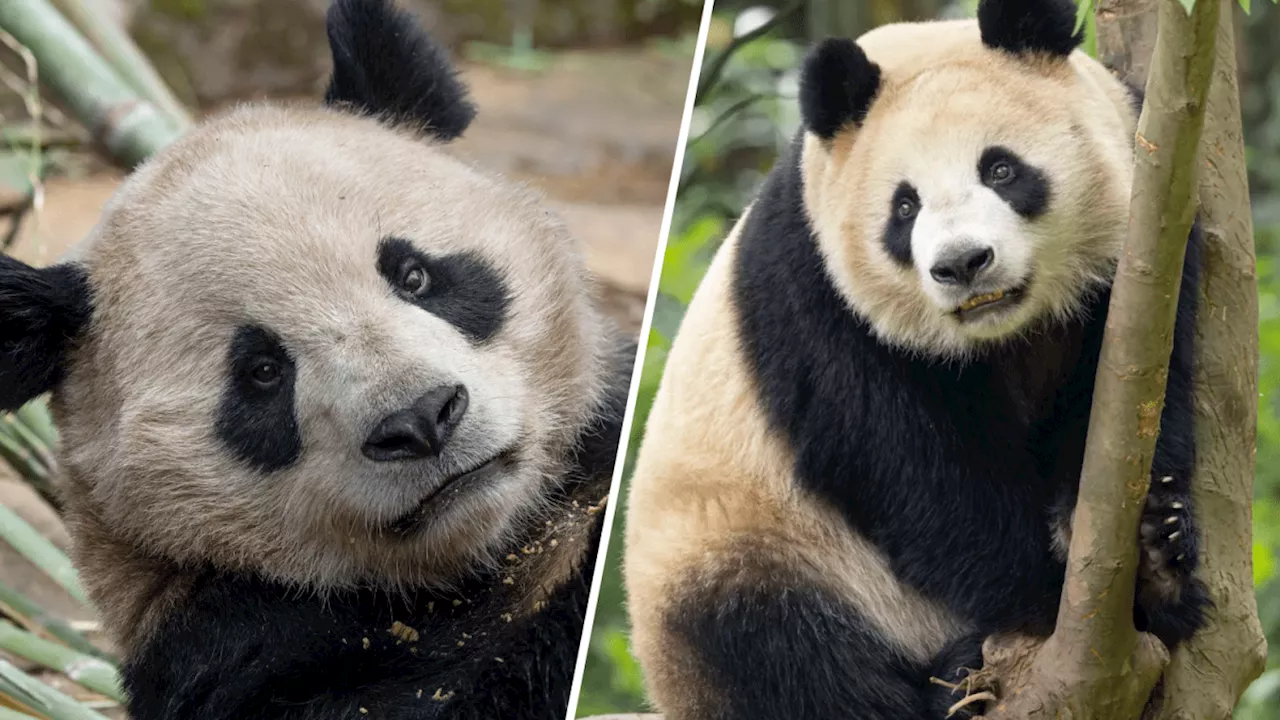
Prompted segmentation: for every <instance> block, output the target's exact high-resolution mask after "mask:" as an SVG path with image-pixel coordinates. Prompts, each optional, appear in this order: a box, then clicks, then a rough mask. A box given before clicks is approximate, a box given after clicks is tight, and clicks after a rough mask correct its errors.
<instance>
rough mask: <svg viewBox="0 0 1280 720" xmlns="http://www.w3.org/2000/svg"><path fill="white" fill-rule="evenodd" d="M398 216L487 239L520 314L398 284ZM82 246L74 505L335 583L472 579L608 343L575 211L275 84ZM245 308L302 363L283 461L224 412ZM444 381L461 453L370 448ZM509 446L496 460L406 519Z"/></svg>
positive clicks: (136, 182) (519, 510)
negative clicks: (374, 455) (456, 402)
mask: <svg viewBox="0 0 1280 720" xmlns="http://www.w3.org/2000/svg"><path fill="white" fill-rule="evenodd" d="M387 237H397V238H403V239H405V240H408V241H409V242H410V243H412V245H413V246H414V248H415V249H416V250H418V251H421V252H423V253H426V254H428V255H430V256H432V257H442V256H447V255H451V254H457V253H470V254H472V255H473V256H475V257H478V258H482V259H483V261H484V262H485V264H487V265H488V266H490V267H492V268H493V269H494V270H495V271H496V272H497V273H498V274H499V275H500V276H501V277H502V278H503V280H504V281H505V285H506V288H507V290H508V294H509V300H510V301H509V304H508V306H507V310H506V318H505V322H503V323H502V324H501V327H500V329H499V330H498V331H497V332H496V333H495V334H494V335H493V336H492V337H490V338H488V339H486V340H482V341H477V340H475V339H474V338H471V337H468V336H467V335H466V334H465V333H464V332H461V331H460V330H459V328H458V327H457V326H456V325H455V324H454V323H451V322H449V321H448V320H446V319H445V318H443V317H440V316H437V315H436V314H433V313H432V312H428V311H426V310H424V309H423V308H421V307H417V306H415V305H413V304H410V303H409V302H406V301H405V299H404V298H402V297H400V296H399V295H397V294H396V292H395V291H394V290H393V288H392V287H391V286H390V285H389V283H388V280H387V278H385V277H384V276H383V275H382V274H380V273H379V271H378V268H377V261H378V248H379V243H380V242H381V241H382V240H383V239H384V238H387ZM79 256H80V257H79V261H80V262H82V263H83V264H84V266H85V267H86V268H87V271H88V274H89V279H90V284H91V286H92V288H93V292H94V303H95V308H94V317H93V323H92V327H91V328H90V330H89V331H88V332H87V333H86V336H85V337H84V338H83V339H82V341H81V342H79V344H78V345H77V348H76V349H75V350H74V351H73V353H72V355H71V358H70V367H69V370H68V375H67V378H66V381H65V383H64V385H63V387H62V388H61V389H60V391H59V392H58V394H57V396H56V398H55V410H56V412H57V416H58V420H59V425H60V428H61V430H62V434H63V443H64V465H65V469H66V475H67V483H68V490H69V492H68V493H67V495H68V518H69V520H70V522H72V523H73V524H75V525H77V526H79V527H80V528H81V531H80V532H79V533H77V535H78V537H96V538H98V540H96V541H95V542H98V543H102V542H106V541H104V540H102V538H109V542H118V543H120V545H121V546H122V547H127V548H131V549H133V550H130V552H137V551H138V550H140V551H142V552H144V553H147V554H156V555H158V556H160V557H164V558H167V559H170V560H172V561H175V562H177V563H182V564H186V563H204V562H209V563H213V564H214V565H215V566H218V567H223V568H228V569H238V570H243V569H250V570H255V571H258V572H262V573H264V574H266V575H268V576H270V577H273V578H276V579H281V580H285V581H289V582H293V583H299V584H304V585H309V586H313V587H320V588H324V587H335V586H343V585H351V584H355V583H374V584H382V585H409V584H430V583H441V582H448V581H449V580H450V579H451V578H453V577H456V574H457V573H458V572H461V571H462V570H464V569H465V568H467V567H471V566H473V565H474V564H475V563H476V562H483V561H484V560H485V558H486V554H487V552H488V551H489V549H490V548H492V547H493V546H494V545H495V544H496V542H497V541H499V540H500V539H502V538H503V536H504V534H505V533H506V532H507V531H508V530H509V529H511V528H512V526H513V523H514V522H515V521H516V520H517V518H520V517H521V516H524V515H526V514H528V513H537V512H538V511H539V509H540V508H541V503H542V502H543V500H542V498H543V497H544V495H545V492H546V490H547V488H548V486H549V483H550V482H552V479H553V478H555V477H558V476H559V474H560V472H561V470H562V467H561V464H560V463H561V462H562V458H563V457H564V456H565V453H566V451H567V449H568V448H569V446H570V444H571V443H572V441H573V439H574V438H573V433H574V430H575V428H577V427H579V426H581V424H582V423H583V422H584V421H585V420H586V419H587V418H589V417H590V415H591V413H592V412H594V403H595V402H596V398H598V397H599V396H600V394H601V382H602V381H601V377H602V372H601V368H602V367H603V364H604V362H605V360H604V353H605V352H606V350H605V348H606V347H608V344H609V342H610V341H609V339H608V338H607V337H605V336H604V333H602V332H601V328H602V326H603V322H602V320H601V318H600V317H599V315H598V314H597V311H596V310H595V308H594V304H593V301H592V291H591V287H590V283H589V281H588V279H587V276H586V274H585V269H584V267H583V262H582V258H581V256H580V253H579V251H578V249H577V247H576V245H575V244H574V243H573V242H572V240H571V239H570V238H569V236H568V234H567V232H566V231H565V230H564V228H563V227H562V225H561V224H560V222H559V220H558V219H556V218H555V217H554V216H552V215H551V214H550V213H549V212H548V211H547V210H545V209H544V208H543V207H542V206H541V204H540V199H539V198H538V197H537V196H535V195H534V194H533V193H530V192H528V191H526V190H524V189H522V188H519V187H514V186H512V185H509V184H507V183H505V182H503V181H500V180H498V179H495V178H493V177H490V176H488V175H486V174H484V173H481V172H479V171H477V170H475V169H473V168H471V167H469V166H467V165H465V164H463V163H461V162H459V161H458V160H456V159H454V158H453V157H451V156H449V155H448V154H446V153H445V152H444V151H443V150H441V149H440V148H439V147H438V146H436V145H433V144H432V143H431V142H429V141H428V140H426V139H424V138H422V137H419V136H417V135H415V134H412V133H409V132H402V131H397V130H391V129H388V128H386V127H384V126H382V125H380V124H379V123H377V122H375V121H374V120H371V119H362V118H357V117H354V116H351V115H348V114H345V113H340V112H336V111H329V110H284V109H278V108H269V107H267V108H261V107H260V108H247V109H242V110H238V111H236V112H233V113H231V114H229V115H227V116H224V117H221V118H219V119H216V120H213V121H211V122H209V123H207V124H205V125H202V126H201V127H200V128H197V129H196V130H194V131H192V132H191V133H190V134H189V135H188V136H187V137H185V138H183V139H182V140H181V141H179V142H178V143H176V144H175V145H174V146H172V147H170V148H168V149H167V150H165V151H164V152H163V153H161V154H160V155H159V156H157V157H156V158H155V159H153V160H152V161H151V162H149V163H148V164H147V165H146V166H144V167H143V168H141V169H140V170H138V171H137V172H136V173H135V174H134V175H133V176H132V177H131V178H130V179H129V180H128V181H127V183H126V185H125V186H124V187H123V188H122V189H121V190H120V192H119V193H118V194H117V196H116V197H115V198H114V199H113V200H112V202H111V203H110V204H109V206H108V208H107V209H106V211H105V213H104V217H103V220H102V222H101V223H100V225H99V226H98V228H96V230H95V232H94V234H93V235H92V236H91V237H90V238H89V240H88V242H87V245H86V246H85V247H83V248H82V249H81V250H80V251H79ZM245 325H254V326H259V327H262V328H265V329H266V330H268V331H269V332H271V333H272V334H274V335H275V336H277V337H278V338H279V339H280V341H281V343H282V344H283V346H284V348H285V349H286V350H287V352H288V353H289V356H290V357H291V359H292V360H293V361H294V364H295V366H296V380H295V401H294V404H293V407H294V411H295V417H296V420H297V425H298V427H299V429H300V436H301V452H300V454H299V455H298V457H297V459H296V461H294V462H293V463H291V464H289V465H287V466H286V467H284V468H282V469H274V470H270V471H263V470H262V469H261V468H258V467H255V466H254V465H253V464H252V463H247V462H245V461H244V460H243V459H241V458H238V457H236V455H235V453H233V452H231V451H230V450H229V449H228V446H227V444H226V442H225V441H224V440H223V439H221V438H220V437H219V436H218V432H217V429H216V422H215V419H216V418H217V417H219V412H220V407H221V403H222V402H223V400H224V395H225V391H226V388H227V386H228V373H229V368H228V352H229V347H230V344H231V342H232V338H233V336H234V334H235V331H236V329H237V328H239V327H243V326H245ZM446 384H447V385H452V384H461V385H465V387H466V389H467V392H468V395H469V407H468V409H467V411H466V414H465V415H464V416H463V419H462V421H461V424H460V425H458V427H457V429H456V431H455V432H454V434H453V436H452V439H451V440H450V441H449V442H448V444H447V445H446V446H444V448H443V450H442V451H441V452H440V454H439V456H438V457H434V458H429V459H423V460H412V461H396V462H374V461H372V460H370V459H369V458H368V457H366V456H365V455H364V454H363V452H362V449H361V448H362V444H363V443H364V441H365V440H366V439H367V438H368V437H369V434H370V432H371V430H372V429H373V428H374V427H375V426H376V425H377V424H378V422H379V421H380V420H381V419H382V418H384V417H386V416H387V415H388V414H390V413H392V412H395V411H397V410H401V409H404V408H406V407H407V406H409V405H410V404H411V403H413V401H414V400H415V398H417V397H419V396H421V395H422V394H423V393H424V392H426V391H428V390H430V389H432V388H435V387H438V386H440V385H446ZM504 451H509V452H510V453H511V455H510V461H509V462H508V463H505V464H503V465H501V466H500V467H499V470H498V472H496V473H495V474H494V475H493V476H492V477H490V478H488V479H487V481H486V482H484V483H474V487H466V486H463V487H455V486H450V488H449V490H447V491H446V492H445V493H443V494H442V495H441V496H437V498H436V499H435V500H434V501H433V502H432V504H431V505H430V506H429V508H428V511H427V513H426V515H425V519H424V520H423V521H422V523H421V524H420V525H419V526H418V527H417V529H416V530H414V531H413V532H411V533H409V534H408V535H401V534H397V533H396V532H392V531H390V530H389V525H391V524H392V523H394V522H395V521H396V520H397V519H398V518H403V517H404V516H406V514H409V513H411V512H412V511H414V509H415V508H416V507H417V506H418V505H419V503H421V502H422V501H423V500H424V499H425V498H427V497H428V496H429V495H431V493H432V492H433V491H434V490H436V489H438V488H439V487H440V485H441V484H442V483H443V482H444V481H445V480H446V479H447V478H449V477H451V476H456V475H457V474H459V473H461V472H464V471H466V470H469V469H471V468H474V467H475V466H476V465H477V464H479V463H482V462H485V461H486V460H489V459H490V458H492V457H494V456H495V455H496V454H498V453H500V452H504ZM459 485H463V484H462V483H459ZM78 550H79V552H80V553H82V555H81V558H82V559H83V557H84V556H83V553H92V552H99V551H101V552H105V550H100V549H99V548H98V547H94V548H87V547H86V548H78ZM116 565H118V563H116ZM81 566H82V567H83V568H85V570H86V571H88V572H89V573H90V574H91V573H92V568H94V567H96V565H95V564H94V563H93V562H81ZM101 566H102V567H113V565H109V564H103V565H101ZM87 579H88V580H89V582H90V583H94V582H95V580H96V579H95V578H93V577H89V578H87ZM100 580H101V581H102V582H106V581H107V579H106V578H102V579H100Z"/></svg>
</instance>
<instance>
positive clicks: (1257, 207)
mask: <svg viewBox="0 0 1280 720" xmlns="http://www.w3.org/2000/svg"><path fill="white" fill-rule="evenodd" d="M976 7H977V2H976V0H867V1H866V2H835V1H833V0H798V1H796V0H790V1H789V0H777V1H773V2H754V1H751V0H717V1H716V3H715V12H714V18H713V20H712V25H711V27H710V30H709V34H708V40H707V49H706V55H705V58H704V61H703V64H702V77H701V78H700V80H699V83H698V84H699V92H698V97H697V100H696V106H695V109H694V114H693V118H692V125H691V127H690V130H689V144H688V146H687V148H686V150H685V155H684V163H683V167H682V169H681V176H680V189H679V195H678V196H677V201H676V207H675V215H674V219H673V224H672V228H671V235H670V238H669V240H668V245H667V249H666V252H665V259H664V264H663V269H662V279H661V282H660V286H659V292H658V296H657V298H656V307H655V309H654V316H653V327H652V330H651V332H650V335H649V337H648V350H647V352H646V355H645V361H644V371H643V376H642V378H641V381H640V389H639V396H638V398H637V402H636V415H635V420H634V423H633V425H632V428H633V435H632V438H631V442H630V443H629V447H628V452H627V457H626V468H625V470H624V476H623V489H622V492H621V493H620V495H619V502H621V503H623V505H622V507H621V511H620V514H619V517H620V518H622V520H621V523H625V522H626V520H625V518H626V507H625V499H626V495H627V493H626V483H627V482H628V481H629V479H630V475H631V467H632V463H633V462H634V459H635V450H636V448H637V447H638V445H639V440H640V437H641V435H642V432H643V428H644V426H645V420H646V418H647V416H648V411H649V406H650V404H651V402H652V401H653V395H654V393H655V392H656V391H657V388H658V381H659V379H660V378H661V375H662V368H663V365H664V364H665V362H666V358H667V350H668V349H669V348H670V345H671V339H672V338H673V337H675V334H676V331H677V330H678V329H679V327H680V319H681V317H682V316H683V314H684V310H685V308H686V307H687V305H688V303H689V300H690V298H691V297H692V295H693V291H694V290H695V289H696V288H697V286H698V282H699V281H700V280H701V278H702V274H703V273H704V272H705V271H706V267H707V264H708V262H709V261H710V259H711V256H712V255H713V254H714V252H715V250H716V248H717V247H718V246H719V243H720V241H721V240H722V239H723V238H724V236H725V234H726V233H727V232H728V231H729V229H730V228H731V227H732V226H733V223H734V221H735V220H736V219H737V217H738V214H739V212H740V211H741V209H742V207H743V206H744V205H745V204H746V203H747V202H748V201H749V200H750V199H751V198H752V197H753V196H754V194H755V192H756V190H757V189H758V187H759V185H760V182H761V180H762V179H763V178H764V176H765V174H766V173H767V172H768V171H769V169H770V168H771V167H772V166H773V163H774V160H775V159H776V158H777V156H778V153H779V152H780V151H781V150H782V149H783V148H784V147H785V145H786V143H787V142H789V141H790V139H791V137H792V135H793V133H794V132H795V130H796V128H797V126H798V124H799V113H798V110H797V108H796V87H797V85H796V82H797V73H796V70H797V67H798V65H799V63H800V60H801V58H802V57H803V54H804V52H805V49H806V47H807V45H808V43H809V42H810V41H811V40H813V39H821V38H823V37H826V36H828V35H843V36H848V37H856V36H858V35H860V34H861V33H863V32H865V31H866V30H868V29H870V28H873V27H876V26H878V25H882V24H885V23H889V22H895V21H899V20H920V19H927V18H941V17H972V16H973V13H974V11H975V9H976ZM1236 21H1237V26H1236V43H1237V46H1238V50H1239V63H1240V70H1241V78H1240V88H1241V92H1242V101H1243V109H1244V125H1245V127H1244V137H1245V142H1246V144H1247V146H1248V148H1247V153H1248V154H1247V157H1248V162H1249V179H1250V190H1251V193H1252V196H1253V197H1252V200H1253V212H1254V224H1255V231H1256V237H1257V253H1258V284H1259V292H1260V294H1261V298H1260V301H1261V302H1260V325H1261V327H1260V333H1261V355H1262V357H1261V367H1260V375H1261V377H1260V388H1259V390H1260V397H1259V400H1258V403H1259V404H1258V454H1257V468H1258V469H1257V481H1256V494H1255V505H1254V580H1255V584H1256V586H1257V590H1258V601H1259V612H1260V614H1261V617H1262V623H1263V628H1264V630H1265V632H1266V634H1267V640H1268V642H1269V645H1270V648H1271V657H1270V661H1269V663H1268V670H1269V672H1268V673H1267V674H1265V675H1264V676H1263V677H1262V678H1261V679H1259V680H1258V681H1256V682H1255V683H1254V684H1253V686H1252V687H1251V688H1250V689H1249V692H1248V693H1247V694H1246V695H1245V697H1244V698H1243V700H1242V701H1241V704H1240V707H1239V708H1238V709H1237V711H1236V717H1237V718H1238V719H1239V720H1262V719H1263V718H1266V719H1267V720H1274V719H1275V718H1280V568H1278V567H1277V554H1280V264H1278V263H1280V43H1277V39H1280V7H1277V6H1276V5H1273V4H1271V3H1269V2H1266V1H1265V0H1259V1H1258V2H1253V3H1252V8H1251V14H1249V15H1245V13H1243V12H1242V11H1237V13H1236ZM1086 47H1087V45H1086ZM623 532H624V530H623V529H622V525H621V524H615V527H614V530H613V541H612V542H611V543H610V547H609V556H608V561H607V562H608V565H607V566H606V570H605V581H604V585H603V587H602V589H601V594H600V604H599V610H598V612H597V615H596V620H595V625H594V629H593V633H592V638H591V648H590V658H589V661H588V663H587V672H586V677H585V679H584V682H583V686H582V696H581V700H580V703H579V705H578V712H577V716H578V717H580V718H581V717H587V716H590V715H596V714H603V713H616V712H631V711H641V710H644V709H646V707H647V706H646V704H645V697H644V687H643V680H642V677H641V674H640V668H639V666H638V665H637V663H636V661H635V659H634V658H633V657H632V656H631V653H630V648H629V643H628V627H627V615H626V597H625V593H624V591H623V587H622V578H621V575H620V572H619V567H620V563H621V561H622V558H621V555H622V537H623Z"/></svg>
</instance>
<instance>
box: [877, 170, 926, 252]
mask: <svg viewBox="0 0 1280 720" xmlns="http://www.w3.org/2000/svg"><path fill="white" fill-rule="evenodd" d="M889 207H890V208H892V210H891V213H890V215H889V222H887V223H885V227H884V237H883V238H882V239H881V242H882V243H883V245H884V249H885V252H887V253H889V257H891V258H893V259H894V260H895V261H896V262H897V263H899V264H900V265H902V266H903V267H910V266H911V231H912V229H913V228H914V227H915V224H916V216H917V215H919V214H920V194H919V193H918V192H916V189H915V187H914V186H913V185H912V184H911V183H909V182H906V181H905V180H904V181H902V182H900V183H898V187H897V188H896V189H894V191H893V199H892V200H890V201H889Z"/></svg>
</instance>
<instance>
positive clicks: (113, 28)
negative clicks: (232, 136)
mask: <svg viewBox="0 0 1280 720" xmlns="http://www.w3.org/2000/svg"><path fill="white" fill-rule="evenodd" d="M55 4H56V5H57V6H58V7H59V8H61V10H62V13H63V15H65V16H66V18H67V19H68V20H70V21H71V23H72V24H73V25H75V26H76V28H77V29H79V30H80V32H82V33H84V35H85V37H86V38H88V40H89V42H91V43H93V45H94V46H95V47H96V48H97V49H98V51H99V52H101V53H102V56H103V57H104V58H106V60H107V62H109V63H111V65H112V67H114V68H115V70H116V72H118V73H119V74H120V77H121V79H123V80H124V81H125V82H127V83H129V85H130V86H132V87H133V89H134V90H136V91H138V93H139V94H141V95H142V97H144V98H146V99H147V100H148V101H149V102H150V103H151V104H152V105H155V106H156V107H157V108H159V109H160V110H161V111H163V112H165V113H168V115H169V118H170V120H172V121H173V122H174V124H175V125H176V126H177V127H180V128H181V127H186V126H187V125H190V124H191V115H190V113H188V112H187V108H186V107H185V106H184V105H183V104H182V103H181V102H180V101H179V100H178V99H177V98H176V97H174V95H173V92H172V91H171V90H170V89H169V86H168V85H166V84H165V82H164V80H162V79H161V78H160V74H159V73H157V72H156V69H155V67H154V66H152V64H151V63H150V62H149V61H148V60H147V57H146V56H145V55H143V54H142V51H141V50H139V49H138V46H137V45H135V44H134V42H133V40H132V39H131V38H130V37H129V35H128V33H126V32H125V31H124V29H123V28H121V27H120V25H119V24H117V23H115V22H112V20H111V18H110V17H109V16H108V15H107V13H106V12H105V9H106V8H105V7H103V5H102V2H101V1H100V0H55Z"/></svg>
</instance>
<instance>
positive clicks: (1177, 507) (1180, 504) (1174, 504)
mask: <svg viewBox="0 0 1280 720" xmlns="http://www.w3.org/2000/svg"><path fill="white" fill-rule="evenodd" d="M1169 507H1171V508H1173V509H1174V510H1181V509H1182V508H1183V507H1184V505H1183V504H1182V503H1180V502H1175V503H1173V504H1172V505H1170V506H1169Z"/></svg>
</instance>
